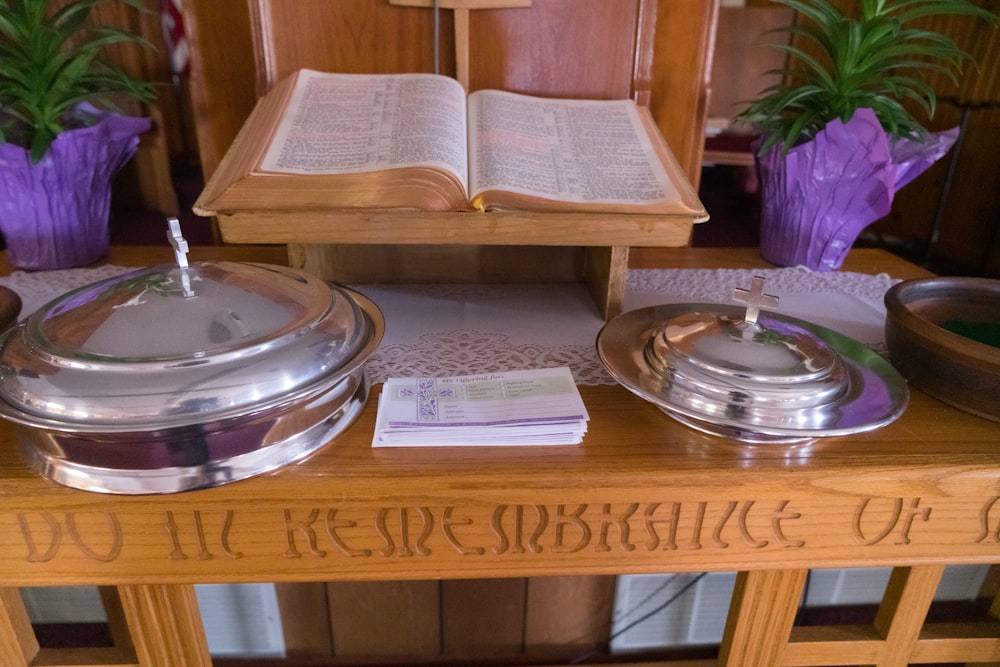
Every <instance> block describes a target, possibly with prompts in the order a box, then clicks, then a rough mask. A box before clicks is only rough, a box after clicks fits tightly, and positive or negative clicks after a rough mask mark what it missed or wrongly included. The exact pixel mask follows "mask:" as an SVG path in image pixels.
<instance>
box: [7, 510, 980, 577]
mask: <svg viewBox="0 0 1000 667" xmlns="http://www.w3.org/2000/svg"><path fill="white" fill-rule="evenodd" d="M962 508H963V509H962V510H961V511H960V512H957V511H956V510H955V508H954V506H952V507H951V508H950V509H949V512H947V513H942V514H941V515H940V518H938V515H937V514H936V513H935V508H934V503H933V502H930V501H924V500H923V499H921V498H860V499H857V500H856V501H855V504H854V506H853V511H852V512H844V511H843V510H844V509H846V508H845V507H843V506H841V507H839V508H836V509H830V510H826V509H823V510H821V509H819V508H818V507H817V506H816V505H810V506H809V507H808V509H809V510H810V511H805V510H798V509H796V503H795V502H794V501H792V500H787V499H786V500H774V501H772V500H769V501H754V500H744V501H735V500H730V501H718V502H712V501H697V502H648V503H639V502H635V503H576V504H552V505H547V504H498V505H493V506H488V507H485V508H484V507H478V508H476V509H465V508H462V507H459V506H446V507H427V506H412V507H375V508H369V509H359V508H357V507H355V506H351V507H327V508H324V507H312V508H307V509H303V508H301V507H297V508H295V509H275V510H271V511H264V510H253V511H251V510H231V509H230V510H221V509H211V510H167V511H163V512H161V513H159V514H156V515H155V516H156V519H155V520H154V521H153V523H154V524H155V523H156V521H158V522H159V526H158V530H157V529H156V528H157V526H156V525H148V524H144V525H143V526H142V528H143V530H141V531H140V530H137V527H136V526H132V525H131V524H129V523H128V520H127V518H126V517H124V516H120V515H119V514H118V513H116V512H114V511H66V512H50V511H25V512H18V513H16V515H15V516H16V522H17V530H18V531H19V533H20V538H21V544H22V547H23V551H22V555H23V559H24V560H25V561H27V562H29V563H41V562H50V561H53V560H55V559H57V558H59V557H61V556H66V555H68V554H69V555H71V556H73V557H78V558H79V557H82V558H84V559H86V560H90V561H97V562H103V563H108V562H112V561H114V560H116V559H118V558H120V557H123V554H125V555H127V552H128V549H129V548H130V547H131V546H134V545H135V544H136V543H137V542H139V541H141V542H142V543H143V546H144V548H145V549H146V551H147V553H148V552H149V550H150V549H151V548H152V549H153V550H154V551H155V549H156V548H158V545H161V546H162V553H163V557H164V558H165V559H168V560H172V561H186V560H201V561H205V560H212V559H226V560H230V561H240V560H243V559H245V558H247V557H249V556H261V555H264V556H268V557H281V558H284V559H309V558H313V559H322V558H347V559H359V558H361V559H364V558H421V557H430V556H435V555H437V556H442V555H448V554H451V555H457V556H460V557H470V558H477V557H479V558H482V557H506V558H510V557H517V556H519V555H525V554H527V555H531V554H543V553H549V554H579V553H584V552H590V553H593V554H598V555H599V554H604V553H615V554H623V553H625V554H648V553H652V552H682V551H698V550H705V551H707V550H718V551H733V550H746V551H753V552H759V551H762V550H789V549H803V548H807V547H809V546H823V544H821V543H820V542H822V540H819V539H818V538H816V535H817V534H822V535H824V536H826V538H825V539H826V541H827V542H829V541H830V539H831V537H830V536H833V538H834V541H835V542H838V543H843V544H850V545H855V546H860V547H873V546H877V545H889V544H891V545H911V544H920V543H921V541H922V540H923V541H928V540H929V541H933V540H934V539H936V537H937V536H938V535H939V534H940V533H941V532H942V530H944V531H948V532H950V533H952V534H954V533H955V528H954V523H955V517H956V516H959V515H965V517H964V522H965V523H964V524H963V525H967V526H968V530H967V531H965V534H964V535H957V536H954V537H952V538H951V541H952V542H954V543H965V544H970V545H972V544H981V545H995V544H998V543H1000V497H990V498H987V499H985V500H984V501H980V502H979V504H978V505H976V504H974V503H973V501H967V503H965V504H963V505H962ZM973 510H974V511H973ZM970 513H972V515H971V516H970ZM936 519H937V521H936ZM817 527H819V528H820V530H818V529H817ZM133 532H134V533H135V535H133ZM262 535H264V536H266V537H264V538H262V537H261V536H262ZM133 540H135V542H133ZM262 544H263V545H269V546H268V548H270V549H272V551H271V552H270V553H266V554H265V553H261V549H262V548H263V547H261V546H260V545H262Z"/></svg>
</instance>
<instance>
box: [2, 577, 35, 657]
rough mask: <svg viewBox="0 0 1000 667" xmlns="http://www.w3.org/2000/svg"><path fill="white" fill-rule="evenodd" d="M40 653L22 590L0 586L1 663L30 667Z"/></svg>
mask: <svg viewBox="0 0 1000 667" xmlns="http://www.w3.org/2000/svg"><path fill="white" fill-rule="evenodd" d="M37 654H38V640H37V639H36V638H35V631H34V630H33V629H32V628H31V620H30V619H29V618H28V612H27V610H26V609H25V608H24V600H23V599H22V598H21V591H20V590H19V589H17V588H0V663H2V664H4V665H9V666H10V667H28V665H30V664H31V662H32V660H33V659H34V657H35V655H37Z"/></svg>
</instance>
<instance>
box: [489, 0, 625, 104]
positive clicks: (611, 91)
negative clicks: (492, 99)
mask: <svg viewBox="0 0 1000 667" xmlns="http://www.w3.org/2000/svg"><path fill="white" fill-rule="evenodd" d="M574 4H576V5H577V7H574V6H573V5H574ZM641 5H643V2H636V0H602V2H590V3H587V7H586V9H585V10H581V9H579V0H535V2H534V3H533V4H532V6H531V7H530V8H511V9H484V10H479V11H474V12H471V14H470V18H469V23H470V27H471V29H470V35H471V36H473V39H472V40H471V42H470V44H469V55H470V78H469V88H470V90H479V89H481V88H501V89H504V90H511V91H514V92H519V93H526V94H529V95H543V96H551V97H572V98H584V99H586V98H594V99H613V98H627V97H632V84H631V82H632V78H633V72H634V62H635V58H636V33H637V30H638V23H639V16H640V7H641ZM583 12H586V20H580V19H581V15H582V13H583ZM582 50H585V51H586V54H587V55H586V57H581V52H582Z"/></svg>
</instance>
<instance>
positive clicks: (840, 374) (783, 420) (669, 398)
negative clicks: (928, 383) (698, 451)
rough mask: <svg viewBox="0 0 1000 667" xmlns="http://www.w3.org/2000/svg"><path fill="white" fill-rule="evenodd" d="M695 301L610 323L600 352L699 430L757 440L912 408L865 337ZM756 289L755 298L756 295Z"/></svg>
mask: <svg viewBox="0 0 1000 667" xmlns="http://www.w3.org/2000/svg"><path fill="white" fill-rule="evenodd" d="M754 282H755V284H754V287H753V290H752V291H750V292H748V291H746V290H738V291H739V292H740V293H742V294H741V296H740V299H741V300H744V301H746V302H748V307H746V308H742V307H738V306H730V305H720V304H708V303H686V304H671V305H661V306H653V307H649V308H642V309H638V310H634V311H631V312H628V313H625V314H623V315H620V316H619V317H617V318H615V319H613V320H612V321H610V322H608V323H607V324H606V325H605V326H604V328H603V329H602V330H601V332H600V333H599V334H598V337H597V352H598V355H599V356H600V358H601V361H602V362H603V364H604V366H605V367H606V368H607V370H608V372H609V373H610V374H611V375H612V376H613V377H614V378H615V379H616V380H617V381H618V382H619V383H621V384H622V385H623V386H624V387H626V388H627V389H629V390H630V391H632V392H633V393H635V394H637V395H639V396H641V397H642V398H644V399H646V400H648V401H650V402H651V403H653V404H655V405H656V406H658V407H659V408H660V409H661V410H663V411H664V412H665V413H666V414H668V415H670V416H671V417H673V418H674V419H676V420H678V421H680V422H682V423H684V424H687V425H688V426H691V427H693V428H695V429H698V430H700V431H703V432H706V433H710V434H713V435H718V436H722V437H725V438H731V439H734V440H739V441H742V442H748V443H761V444H763V443H795V442H802V441H807V440H811V439H814V438H817V437H824V436H839V435H849V434H852V433H860V432H864V431H870V430H874V429H877V428H880V427H882V426H884V425H886V424H888V423H890V422H892V421H893V420H895V419H896V418H898V417H899V416H900V415H901V414H902V413H903V411H904V410H905V409H906V406H907V403H908V401H909V391H908V389H907V386H906V382H905V380H904V379H903V378H902V376H901V375H900V374H899V373H898V372H897V371H896V369H894V368H893V367H892V366H891V365H890V364H889V363H888V362H887V361H885V360H884V359H882V358H881V357H880V356H878V355H877V354H876V353H875V352H873V351H872V350H870V349H869V348H868V347H866V346H865V345H863V344H862V343H860V342H858V341H856V340H854V339H852V338H849V337H847V336H844V335H842V334H840V333H837V332H835V331H832V330H830V329H827V328H824V327H821V326H818V325H816V324H812V323H809V322H806V321H803V320H800V319H796V318H792V317H788V316H784V315H781V314H778V313H767V314H762V313H760V309H761V308H763V307H768V308H773V307H776V306H777V299H776V298H774V297H768V296H767V295H763V281H762V279H759V278H758V279H755V281H754ZM747 295H751V296H747Z"/></svg>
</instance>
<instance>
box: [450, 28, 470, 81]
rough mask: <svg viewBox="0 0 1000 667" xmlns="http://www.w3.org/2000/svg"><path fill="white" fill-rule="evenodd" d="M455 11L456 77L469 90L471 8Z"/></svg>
mask: <svg viewBox="0 0 1000 667" xmlns="http://www.w3.org/2000/svg"><path fill="white" fill-rule="evenodd" d="M452 11H454V13H455V78H456V79H458V82H459V83H460V84H462V88H464V89H465V92H466V93H468V92H469V10H468V9H454V10H452Z"/></svg>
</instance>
